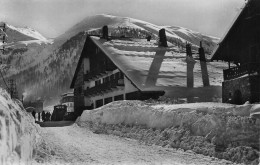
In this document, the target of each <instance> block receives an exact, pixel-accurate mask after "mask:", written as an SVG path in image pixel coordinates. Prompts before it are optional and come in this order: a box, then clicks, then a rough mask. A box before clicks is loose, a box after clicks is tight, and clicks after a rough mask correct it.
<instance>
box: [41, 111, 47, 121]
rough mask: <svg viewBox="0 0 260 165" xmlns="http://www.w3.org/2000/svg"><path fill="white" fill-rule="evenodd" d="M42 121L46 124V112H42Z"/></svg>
mask: <svg viewBox="0 0 260 165" xmlns="http://www.w3.org/2000/svg"><path fill="white" fill-rule="evenodd" d="M42 121H43V122H45V121H46V115H45V112H44V111H42Z"/></svg>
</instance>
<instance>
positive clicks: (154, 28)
mask: <svg viewBox="0 0 260 165" xmlns="http://www.w3.org/2000/svg"><path fill="white" fill-rule="evenodd" d="M104 25H108V28H109V31H110V34H113V32H115V31H117V30H118V28H120V27H126V28H128V29H138V30H140V31H142V32H147V33H148V34H149V33H150V34H154V35H156V36H158V32H159V30H160V29H161V28H165V30H166V35H167V37H168V40H169V41H172V40H175V41H176V40H179V41H180V42H181V43H183V44H185V43H186V42H190V43H192V44H193V45H194V46H199V42H200V41H203V44H204V45H203V46H204V47H205V48H206V49H209V51H211V50H212V49H213V48H214V46H215V45H216V43H217V42H218V40H219V39H218V38H216V37H211V36H207V35H203V34H201V33H199V32H195V31H192V30H189V29H186V28H183V27H177V26H158V25H155V24H152V23H149V22H146V21H142V20H138V19H134V18H129V17H118V16H112V15H106V14H100V15H95V16H91V17H87V18H85V19H84V20H82V21H81V22H79V23H78V24H76V25H74V26H73V27H72V28H70V29H69V30H68V31H67V32H66V33H64V34H63V35H61V36H59V37H58V38H57V39H56V40H64V39H66V38H70V37H71V36H74V35H75V34H77V33H78V32H80V31H87V30H88V31H98V30H99V29H100V27H102V26H104Z"/></svg>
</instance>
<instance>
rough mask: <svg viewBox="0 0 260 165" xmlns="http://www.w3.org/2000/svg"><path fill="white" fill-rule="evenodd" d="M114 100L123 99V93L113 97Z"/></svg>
mask: <svg viewBox="0 0 260 165" xmlns="http://www.w3.org/2000/svg"><path fill="white" fill-rule="evenodd" d="M114 100H115V101H118V100H124V95H117V96H115V97H114Z"/></svg>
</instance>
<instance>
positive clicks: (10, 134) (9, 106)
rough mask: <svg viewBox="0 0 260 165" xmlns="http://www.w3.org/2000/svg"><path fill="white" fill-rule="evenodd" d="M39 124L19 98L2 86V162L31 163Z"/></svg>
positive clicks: (0, 138) (11, 163)
mask: <svg viewBox="0 0 260 165" xmlns="http://www.w3.org/2000/svg"><path fill="white" fill-rule="evenodd" d="M38 130H39V126H37V125H36V124H35V123H34V119H33V117H32V116H31V115H30V114H28V113H27V112H26V111H25V110H24V108H23V107H22V104H21V102H20V101H18V100H12V99H11V98H10V96H9V94H8V93H7V92H6V91H5V90H3V89H1V88H0V164H1V165H5V164H6V165H19V164H21V165H22V164H30V163H31V161H32V158H33V149H34V148H35V147H36V144H37V143H38V140H40V136H39V134H38Z"/></svg>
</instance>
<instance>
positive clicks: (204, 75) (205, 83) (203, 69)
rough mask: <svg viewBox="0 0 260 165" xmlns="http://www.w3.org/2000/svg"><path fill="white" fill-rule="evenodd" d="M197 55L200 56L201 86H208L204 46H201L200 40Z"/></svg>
mask: <svg viewBox="0 0 260 165" xmlns="http://www.w3.org/2000/svg"><path fill="white" fill-rule="evenodd" d="M199 57H200V67H201V74H202V82H203V86H204V87H206V86H210V84H209V74H208V68H207V62H206V57H205V51H204V48H203V47H202V42H201V41H200V48H199Z"/></svg>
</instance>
